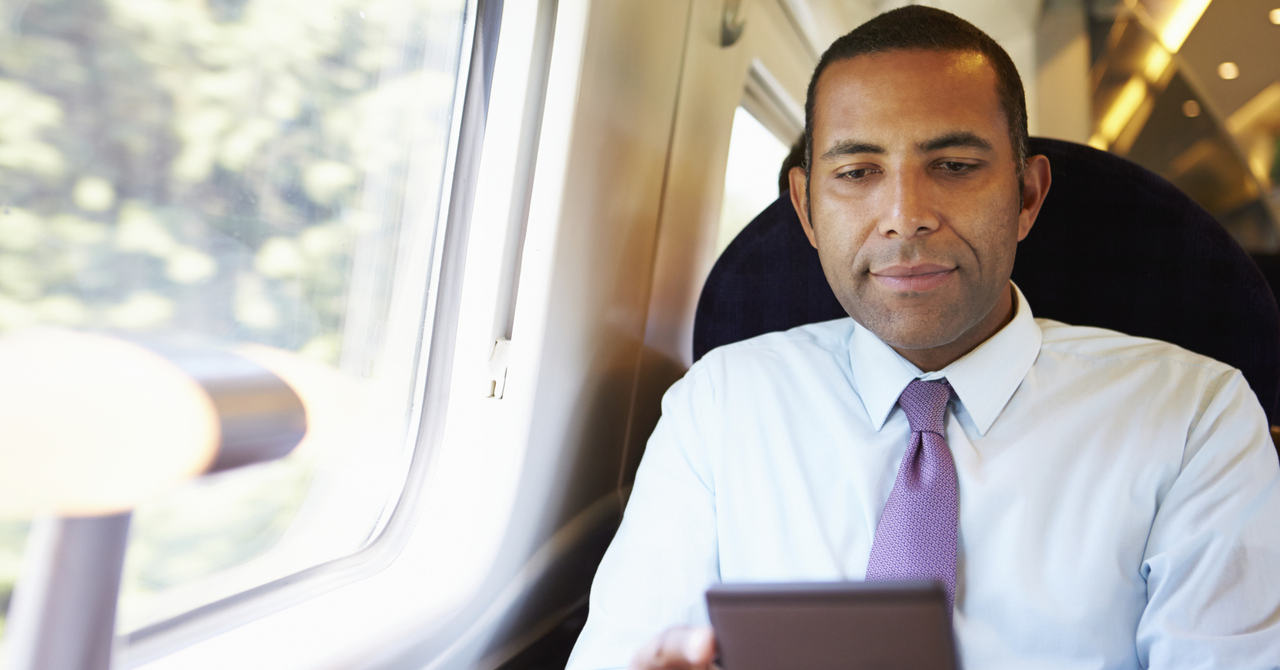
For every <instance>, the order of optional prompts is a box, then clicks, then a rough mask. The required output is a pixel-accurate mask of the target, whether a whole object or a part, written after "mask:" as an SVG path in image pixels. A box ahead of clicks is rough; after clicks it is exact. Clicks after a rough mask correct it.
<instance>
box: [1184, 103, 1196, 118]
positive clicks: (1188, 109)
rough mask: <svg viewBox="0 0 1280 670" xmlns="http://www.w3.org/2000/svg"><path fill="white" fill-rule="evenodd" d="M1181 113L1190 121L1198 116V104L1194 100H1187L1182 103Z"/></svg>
mask: <svg viewBox="0 0 1280 670" xmlns="http://www.w3.org/2000/svg"><path fill="white" fill-rule="evenodd" d="M1182 113H1183V114H1186V115H1187V118H1191V119H1194V118H1196V117H1197V116H1200V103H1198V102H1196V101H1195V100H1188V101H1186V102H1184V103H1182Z"/></svg>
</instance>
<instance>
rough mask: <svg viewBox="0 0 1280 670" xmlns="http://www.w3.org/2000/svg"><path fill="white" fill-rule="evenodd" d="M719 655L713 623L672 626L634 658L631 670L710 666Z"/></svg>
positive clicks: (706, 668)
mask: <svg viewBox="0 0 1280 670" xmlns="http://www.w3.org/2000/svg"><path fill="white" fill-rule="evenodd" d="M715 657H716V638H715V633H714V632H713V631H712V630H711V627H710V626H697V627H693V626H677V627H675V628H668V629H666V630H665V631H662V632H661V633H659V634H658V636H657V637H655V638H653V639H652V640H650V641H649V643H648V644H646V645H645V646H643V647H641V648H640V651H638V652H636V655H635V658H633V659H631V670H709V669H710V668H712V667H713V666H712V665H711V661H712V660H714V659H715Z"/></svg>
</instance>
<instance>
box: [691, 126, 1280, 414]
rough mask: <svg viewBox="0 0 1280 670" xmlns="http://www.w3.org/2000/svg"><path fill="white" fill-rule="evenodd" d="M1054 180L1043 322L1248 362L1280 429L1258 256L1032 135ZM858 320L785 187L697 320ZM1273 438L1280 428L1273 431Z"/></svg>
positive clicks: (744, 235) (1067, 145)
mask: <svg viewBox="0 0 1280 670" xmlns="http://www.w3.org/2000/svg"><path fill="white" fill-rule="evenodd" d="M1030 150H1031V151H1030V153H1031V154H1033V155H1034V154H1043V155H1045V156H1047V157H1048V158H1049V162H1050V165H1051V169H1052V171H1053V184H1052V186H1051V188H1050V189H1049V195H1048V197H1047V198H1046V199H1045V202H1044V206H1043V209H1041V211H1040V215H1039V218H1038V219H1037V221H1036V224H1035V227H1034V228H1032V230H1031V233H1030V234H1029V235H1028V236H1027V238H1026V239H1025V240H1024V241H1023V242H1022V243H1020V244H1019V245H1018V255H1017V260H1016V261H1015V264H1014V269H1013V280H1014V281H1015V282H1016V283H1017V284H1018V287H1019V288H1020V289H1021V290H1022V291H1023V293H1024V294H1025V295H1026V296H1027V300H1028V301H1029V302H1030V303H1031V306H1032V309H1033V310H1034V312H1035V315H1036V316H1037V317H1045V318H1050V319H1056V320H1058V321H1063V322H1066V323H1071V324H1077V325H1087V326H1097V327H1103V328H1111V329H1114V330H1118V331H1121V332H1125V333H1129V334H1132V335H1138V336H1143V337H1152V338H1157V339H1161V340H1165V341H1168V342H1172V343H1174V344H1177V345H1179V346H1182V347H1184V348H1186V349H1189V350H1191V351H1195V352H1197V353H1200V354H1204V355H1206V356H1210V357H1212V358H1215V359H1218V360H1220V361H1223V362H1225V363H1228V364H1229V365H1232V366H1234V367H1236V368H1239V369H1240V370H1241V371H1242V372H1243V373H1244V376H1245V378H1246V379H1247V380H1248V381H1249V384H1250V385H1251V386H1252V388H1253V390H1254V392H1255V393H1256V394H1257V395H1258V398H1259V400H1260V401H1261V403H1262V406H1263V408H1264V409H1265V410H1266V412H1267V417H1268V419H1269V420H1270V423H1271V424H1272V425H1273V426H1275V425H1276V424H1278V423H1280V407H1278V406H1277V403H1278V401H1280V310H1277V307H1276V301H1275V298H1274V296H1273V295H1272V293H1271V289H1270V287H1269V286H1268V284H1267V281H1266V279H1265V278H1264V276H1263V275H1262V273H1261V271H1260V270H1259V269H1258V267H1257V265H1255V264H1254V262H1253V260H1252V259H1251V258H1250V257H1249V255H1248V254H1247V253H1245V251H1244V250H1243V249H1242V248H1241V247H1240V246H1239V245H1238V244H1236V242H1235V241H1234V240H1233V239H1232V238H1231V237H1230V236H1229V235H1228V234H1227V232H1226V230H1225V229H1224V228H1223V227H1222V226H1221V225H1220V224H1218V222H1217V221H1215V220H1214V219H1213V217H1212V216H1211V215H1210V214H1209V213H1208V212H1206V211H1205V210H1204V209H1203V208H1201V207H1200V206H1199V205H1197V204H1196V203H1195V202H1193V201H1192V200H1191V199H1190V198H1189V197H1187V196H1186V195H1185V194H1184V193H1182V192H1181V191H1180V190H1178V189H1177V188H1176V187H1175V186H1173V185H1172V184H1170V183H1169V182H1168V181H1166V180H1164V179H1163V178H1161V177H1159V176H1157V175H1156V174H1154V173H1152V172H1150V171H1148V170H1146V169H1144V168H1142V167H1139V166H1138V165H1136V164H1134V163H1132V162H1130V161H1128V160H1125V159H1123V158H1120V157H1118V156H1115V155H1112V154H1109V153H1106V152H1103V151H1098V150H1096V149H1093V148H1091V147H1087V146H1083V145H1079V144H1074V143H1071V142H1064V141H1060V140H1051V139H1044V138H1031V146H1030ZM843 316H845V311H844V309H843V308H842V307H841V306H840V304H839V303H838V302H837V301H836V298H835V296H834V295H833V294H832V292H831V288H830V287H829V286H828V285H827V282H826V279H825V277H824V276H823V274H822V268H821V266H820V265H819V263H818V254H817V251H815V250H814V249H813V247H812V246H810V245H809V241H808V239H807V238H806V237H805V235H804V232H803V230H802V229H801V227H800V221H799V219H798V218H797V216H796V214H795V211H794V210H793V209H792V206H791V202H790V199H789V196H788V194H786V193H783V195H782V196H781V197H779V198H778V200H777V201H775V202H774V203H773V204H772V205H770V206H769V207H768V208H766V209H765V210H764V211H763V212H761V213H760V214H759V215H758V216H757V217H756V218H755V220H753V221H752V222H751V223H750V224H748V225H747V226H746V228H744V229H743V230H742V232H741V233H739V234H738V236H737V237H736V238H735V239H734V240H733V242H731V243H730V244H729V246H728V247H727V248H726V249H725V251H724V253H723V254H722V255H721V256H720V258H719V259H718V260H717V261H716V263H715V266H714V267H713V268H712V270H711V273H710V275H709V276H708V277H707V281H706V284H705V285H704V287H703V290H702V294H701V297H700V299H699V301H698V306H697V312H696V315H695V320H694V335H693V349H694V358H695V360H696V359H698V358H701V357H702V355H703V354H705V353H706V352H707V351H710V350H711V349H713V348H715V347H718V346H720V345H722V344H728V343H731V342H736V341H738V340H743V339H746V338H749V337H753V336H755V335H760V334H763V333H767V332H772V331H777V330H786V329H788V328H793V327H795V326H800V325H804V324H807V323H815V322H818V321H826V320H829V319H834V318H839V317H843ZM1272 432H1273V435H1274V434H1275V433H1276V429H1274V428H1273V430H1272Z"/></svg>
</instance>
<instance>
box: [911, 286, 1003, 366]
mask: <svg viewBox="0 0 1280 670" xmlns="http://www.w3.org/2000/svg"><path fill="white" fill-rule="evenodd" d="M1017 307H1018V302H1017V300H1015V299H1014V295H1013V284H1009V285H1008V287H1007V288H1006V289H1005V290H1004V292H1003V293H1001V295H1000V299H999V300H997V301H996V304H995V306H994V307H992V308H991V311H990V312H987V315H986V316H985V317H983V318H982V320H981V321H979V322H978V323H977V324H975V325H974V326H973V327H972V328H970V329H969V330H967V331H965V332H964V333H961V335H960V337H957V338H956V339H954V340H952V341H951V342H948V343H946V344H944V345H942V346H938V347H931V348H928V349H900V348H898V347H893V350H894V351H896V352H898V354H900V355H901V356H902V357H903V358H905V359H907V360H908V361H911V363H912V364H913V365H915V366H916V367H918V368H920V369H921V370H923V371H924V372H935V371H937V370H941V369H942V368H945V367H947V366H948V365H951V364H952V363H953V362H955V361H956V360H958V359H959V358H960V357H961V356H964V355H965V354H967V353H969V352H970V351H973V350H974V349H977V348H978V345H980V344H982V343H983V342H986V341H987V340H989V339H991V336H992V335H995V334H996V333H998V332H1000V330H1001V329H1002V328H1004V327H1005V326H1007V325H1009V322H1010V321H1013V317H1014V314H1016V312H1017Z"/></svg>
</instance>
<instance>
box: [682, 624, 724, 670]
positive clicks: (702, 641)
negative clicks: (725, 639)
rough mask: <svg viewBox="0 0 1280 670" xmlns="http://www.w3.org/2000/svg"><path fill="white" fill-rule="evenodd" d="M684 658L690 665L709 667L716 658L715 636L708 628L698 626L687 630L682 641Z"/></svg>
mask: <svg viewBox="0 0 1280 670" xmlns="http://www.w3.org/2000/svg"><path fill="white" fill-rule="evenodd" d="M684 656H685V658H686V659H688V661H689V663H690V664H691V665H694V666H697V667H702V666H709V665H711V661H713V660H714V659H715V657H716V636H715V634H714V633H712V631H711V627H710V626H699V627H697V628H692V629H690V630H689V634H688V635H687V636H686V637H685V641H684Z"/></svg>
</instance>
